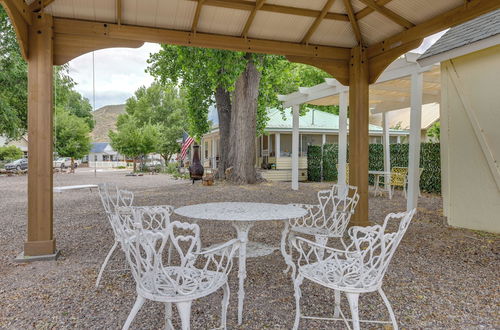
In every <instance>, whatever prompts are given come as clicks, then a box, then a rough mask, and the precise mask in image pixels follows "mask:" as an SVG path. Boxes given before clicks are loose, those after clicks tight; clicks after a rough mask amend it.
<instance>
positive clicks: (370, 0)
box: [360, 0, 415, 29]
mask: <svg viewBox="0 0 500 330" xmlns="http://www.w3.org/2000/svg"><path fill="white" fill-rule="evenodd" d="M360 1H361V2H362V3H364V4H365V5H367V6H368V7H369V8H371V9H373V10H375V11H376V12H378V13H380V14H382V15H384V16H385V17H387V18H388V19H390V20H391V21H393V22H395V23H396V24H399V25H401V26H403V27H405V28H407V29H410V28H412V27H414V26H415V24H413V23H412V22H410V21H408V20H407V19H406V18H404V17H402V16H400V15H398V14H396V13H395V12H393V11H392V10H390V9H389V8H386V7H384V6H379V5H378V4H377V3H376V2H375V1H374V0H360Z"/></svg>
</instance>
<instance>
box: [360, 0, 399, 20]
mask: <svg viewBox="0 0 500 330" xmlns="http://www.w3.org/2000/svg"><path fill="white" fill-rule="evenodd" d="M391 1H392V0H378V1H377V2H376V4H377V5H379V6H385V5H386V4H388V3H389V2H391ZM374 11H375V10H374V9H373V8H370V7H368V6H366V7H365V8H363V9H361V10H360V11H358V12H357V13H356V19H357V20H358V21H359V20H360V19H362V18H363V17H366V16H368V15H369V14H371V13H373V12H374Z"/></svg>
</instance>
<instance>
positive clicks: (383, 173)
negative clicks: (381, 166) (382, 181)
mask: <svg viewBox="0 0 500 330" xmlns="http://www.w3.org/2000/svg"><path fill="white" fill-rule="evenodd" d="M368 174H374V175H388V174H391V172H385V171H368Z"/></svg>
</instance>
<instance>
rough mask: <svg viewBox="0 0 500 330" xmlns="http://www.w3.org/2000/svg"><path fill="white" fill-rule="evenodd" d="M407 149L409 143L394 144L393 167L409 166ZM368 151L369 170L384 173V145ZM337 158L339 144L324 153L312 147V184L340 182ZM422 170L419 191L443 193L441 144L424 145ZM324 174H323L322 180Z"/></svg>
mask: <svg viewBox="0 0 500 330" xmlns="http://www.w3.org/2000/svg"><path fill="white" fill-rule="evenodd" d="M408 147H409V145H408V144H391V166H392V167H394V166H396V167H407V166H408ZM369 151H370V153H369V157H368V158H369V163H368V167H369V169H370V170H374V171H382V170H383V169H384V150H383V145H382V144H370V147H369ZM348 153H349V150H348ZM337 156H338V145H337V144H325V145H324V146H323V150H321V147H320V146H309V148H308V150H307V177H308V179H309V181H322V180H323V181H337V163H338V159H337ZM348 157H349V156H348ZM348 159H349V158H348ZM321 166H323V171H321ZM420 167H422V168H423V169H424V171H423V172H422V176H421V177H420V189H421V190H422V191H426V192H435V193H440V192H441V156H440V149H439V143H422V144H421V149H420ZM322 172H323V173H322ZM321 174H323V178H322V177H321ZM372 181H373V176H370V184H373V182H372Z"/></svg>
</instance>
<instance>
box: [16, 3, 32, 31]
mask: <svg viewBox="0 0 500 330" xmlns="http://www.w3.org/2000/svg"><path fill="white" fill-rule="evenodd" d="M14 5H15V6H16V8H17V10H18V11H19V14H21V16H22V17H23V18H24V20H25V21H26V23H27V24H28V25H31V24H32V23H33V20H32V18H31V11H30V9H29V8H28V6H27V5H26V2H24V1H19V0H16V1H14Z"/></svg>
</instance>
